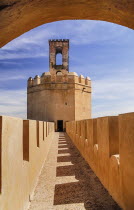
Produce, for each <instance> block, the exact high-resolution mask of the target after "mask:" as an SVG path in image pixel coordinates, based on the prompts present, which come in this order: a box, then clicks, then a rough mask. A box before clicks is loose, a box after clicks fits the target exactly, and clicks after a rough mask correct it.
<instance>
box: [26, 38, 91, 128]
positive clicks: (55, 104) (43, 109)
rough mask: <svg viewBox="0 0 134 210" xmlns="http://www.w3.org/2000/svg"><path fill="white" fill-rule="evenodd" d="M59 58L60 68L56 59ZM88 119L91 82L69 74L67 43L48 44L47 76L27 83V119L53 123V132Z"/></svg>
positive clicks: (53, 41) (29, 80) (65, 40)
mask: <svg viewBox="0 0 134 210" xmlns="http://www.w3.org/2000/svg"><path fill="white" fill-rule="evenodd" d="M58 53H61V55H62V63H61V65H57V63H56V56H57V54H58ZM90 117H91V80H90V78H89V77H86V78H84V77H83V76H82V75H80V76H78V75H77V74H76V73H75V72H69V40H68V39H63V40H62V39H59V40H57V39H56V40H55V39H54V40H49V72H45V73H43V74H42V75H41V77H39V76H37V75H36V76H35V78H34V79H33V78H31V77H30V78H29V79H28V88H27V118H28V119H34V120H43V121H54V122H55V129H56V131H63V130H65V125H66V122H67V121H72V120H83V119H89V118H90Z"/></svg>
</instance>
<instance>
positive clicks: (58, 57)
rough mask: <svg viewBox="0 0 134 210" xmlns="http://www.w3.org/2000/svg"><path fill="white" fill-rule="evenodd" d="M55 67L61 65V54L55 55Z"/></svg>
mask: <svg viewBox="0 0 134 210" xmlns="http://www.w3.org/2000/svg"><path fill="white" fill-rule="evenodd" d="M56 65H62V54H61V53H57V55H56Z"/></svg>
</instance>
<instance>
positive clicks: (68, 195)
mask: <svg viewBox="0 0 134 210" xmlns="http://www.w3.org/2000/svg"><path fill="white" fill-rule="evenodd" d="M58 148H59V150H58V155H60V156H58V157H57V162H58V163H60V162H62V163H64V162H66V164H65V166H64V164H62V165H63V166H58V167H57V169H56V176H57V177H64V176H75V179H76V181H74V182H69V183H62V184H56V185H55V192H54V205H62V204H75V203H76V204H77V203H84V207H85V209H91V210H103V209H105V210H118V209H121V208H120V207H119V206H118V205H117V204H116V202H115V201H114V200H113V199H112V197H111V196H110V195H109V193H108V192H107V190H106V189H105V188H104V187H103V185H102V184H101V182H100V181H99V179H98V178H97V177H96V175H95V174H94V172H93V171H92V170H91V168H90V167H89V165H88V164H87V162H86V161H85V160H84V159H83V158H82V156H81V155H80V153H79V151H78V150H77V149H76V147H75V146H74V145H73V143H72V141H71V140H70V138H69V137H68V136H67V134H65V137H64V133H61V134H60V137H59V146H58ZM62 154H63V156H62ZM67 162H68V165H67ZM69 162H71V163H72V165H70V163H69ZM76 209H77V208H76Z"/></svg>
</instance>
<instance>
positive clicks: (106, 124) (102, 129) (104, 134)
mask: <svg viewBox="0 0 134 210" xmlns="http://www.w3.org/2000/svg"><path fill="white" fill-rule="evenodd" d="M66 131H67V133H68V135H69V136H70V138H71V139H72V141H73V142H74V144H75V145H76V147H77V148H78V149H79V151H80V152H81V154H82V156H83V157H84V158H85V160H86V161H87V162H88V163H89V165H90V167H91V168H92V169H93V171H94V172H95V174H96V175H97V176H98V177H99V179H100V181H101V182H102V184H103V185H104V186H105V188H106V189H107V190H108V191H109V193H110V194H111V195H112V197H113V198H114V199H115V201H116V202H117V203H118V204H119V205H120V206H121V207H122V208H123V209H125V210H132V209H134V113H128V114H121V115H119V116H111V117H101V118H96V119H89V120H82V121H72V122H67V123H66Z"/></svg>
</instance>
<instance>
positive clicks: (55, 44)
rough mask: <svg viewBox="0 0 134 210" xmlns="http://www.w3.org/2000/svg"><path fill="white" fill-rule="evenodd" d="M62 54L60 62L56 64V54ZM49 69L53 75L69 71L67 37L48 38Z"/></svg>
mask: <svg viewBox="0 0 134 210" xmlns="http://www.w3.org/2000/svg"><path fill="white" fill-rule="evenodd" d="M59 53H60V54H61V55H62V63H61V64H60V65H57V63H56V56H57V54H59ZM49 71H50V73H51V74H53V75H55V74H57V73H58V72H61V73H62V74H63V75H65V74H68V72H69V39H50V40H49Z"/></svg>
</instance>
